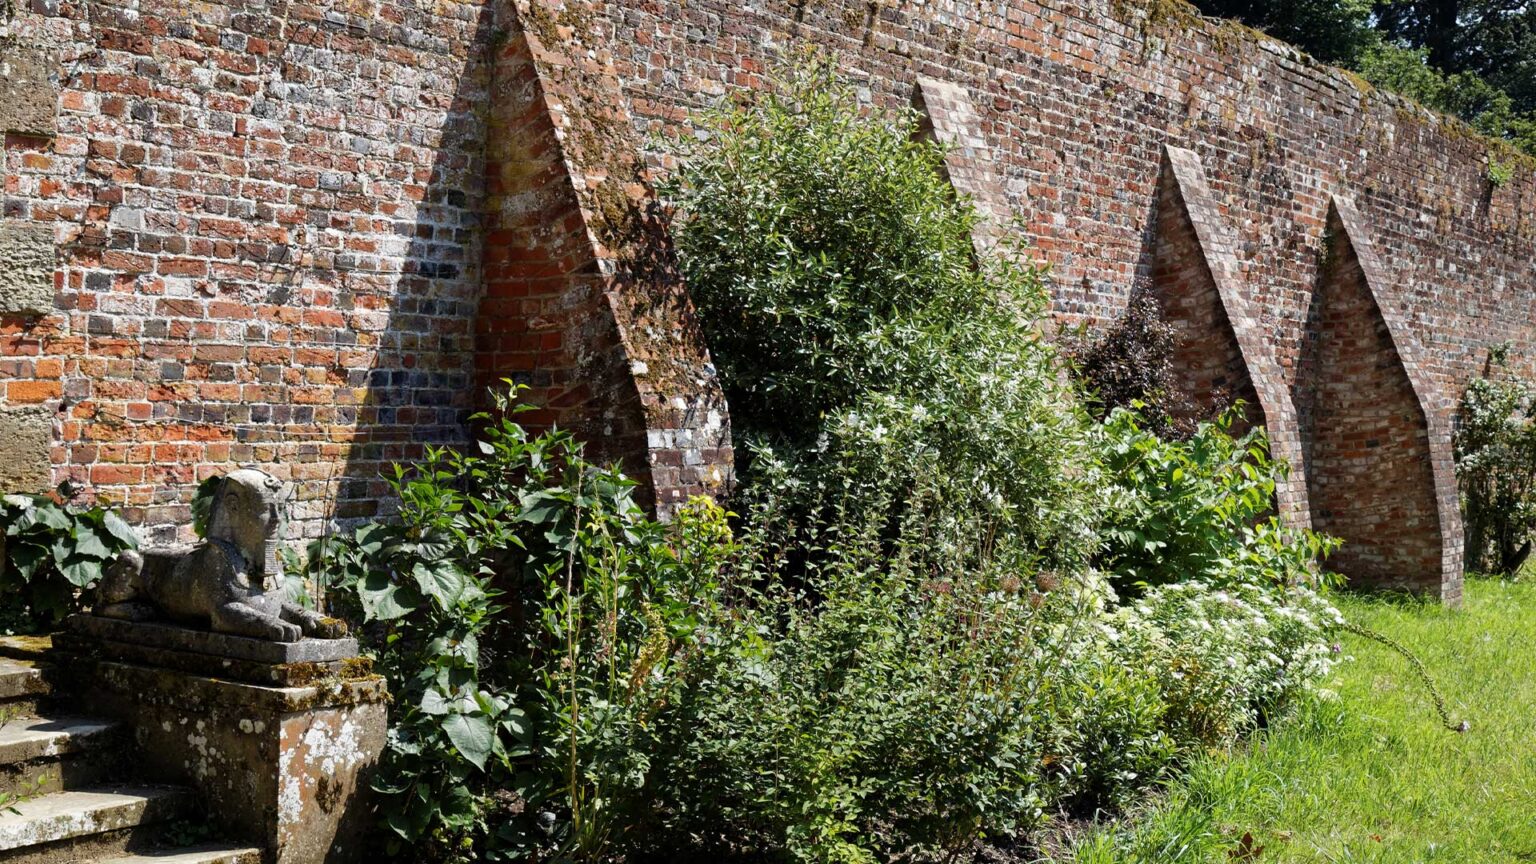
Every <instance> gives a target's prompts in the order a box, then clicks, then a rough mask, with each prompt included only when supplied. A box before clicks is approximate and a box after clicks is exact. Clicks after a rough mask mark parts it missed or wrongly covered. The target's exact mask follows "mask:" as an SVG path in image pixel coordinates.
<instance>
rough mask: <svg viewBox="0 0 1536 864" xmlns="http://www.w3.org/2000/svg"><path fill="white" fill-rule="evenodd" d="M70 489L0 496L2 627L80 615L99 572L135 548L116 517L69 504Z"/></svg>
mask: <svg viewBox="0 0 1536 864" xmlns="http://www.w3.org/2000/svg"><path fill="white" fill-rule="evenodd" d="M73 500H74V489H73V488H71V487H70V486H68V485H66V486H61V487H59V491H58V495H57V497H55V496H52V495H6V496H5V497H4V498H3V499H0V523H3V524H4V528H5V535H4V541H3V543H0V560H3V567H0V610H3V611H0V627H4V628H5V629H6V630H8V631H11V632H22V633H37V632H45V631H47V630H49V629H52V628H53V627H54V626H56V625H57V624H58V623H59V622H61V621H63V620H64V618H65V616H67V615H69V614H70V613H72V612H75V611H78V610H79V609H80V608H81V607H82V605H84V603H85V602H86V598H87V596H88V595H87V592H88V591H89V589H91V588H93V587H95V585H96V583H97V582H99V581H100V580H101V576H102V570H103V569H104V568H105V567H106V566H107V564H108V563H110V562H111V561H112V559H113V558H115V557H117V554H118V553H119V552H122V551H123V550H125V549H136V548H138V538H137V537H135V535H134V533H133V529H132V528H130V527H129V526H128V523H126V522H124V521H123V519H122V517H120V516H118V515H117V514H116V513H115V512H113V511H111V510H109V509H106V508H104V507H100V506H94V507H82V506H77V505H75V504H74V503H73Z"/></svg>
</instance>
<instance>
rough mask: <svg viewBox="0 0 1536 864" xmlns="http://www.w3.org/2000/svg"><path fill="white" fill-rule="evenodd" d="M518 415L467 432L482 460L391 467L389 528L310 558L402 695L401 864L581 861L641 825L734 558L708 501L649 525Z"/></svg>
mask: <svg viewBox="0 0 1536 864" xmlns="http://www.w3.org/2000/svg"><path fill="white" fill-rule="evenodd" d="M516 410H521V408H519V409H512V408H511V405H510V404H509V403H508V402H506V401H503V402H502V404H501V405H500V410H499V411H498V415H497V416H496V417H494V418H493V417H489V416H486V417H481V418H478V419H479V420H481V421H483V422H484V424H485V426H484V430H483V432H482V434H481V435H480V440H479V442H478V452H476V453H474V454H466V453H461V452H457V451H454V450H445V449H438V448H431V449H429V450H428V452H427V454H426V457H425V458H424V459H423V461H422V462H421V463H420V464H418V465H416V466H412V467H410V468H406V467H403V466H396V468H395V471H394V476H393V478H392V479H391V484H392V486H393V488H394V491H395V492H396V494H397V495H398V496H399V499H400V502H401V506H400V513H399V518H398V520H397V521H393V522H389V523H378V524H372V525H365V526H363V527H361V528H359V529H357V530H356V531H355V532H353V533H350V534H345V535H339V536H335V537H331V538H327V539H325V540H322V541H319V542H318V543H317V544H316V545H315V546H313V547H312V548H311V551H310V566H311V569H312V572H313V573H315V574H317V575H319V576H321V577H322V581H323V582H324V583H326V584H328V585H329V586H330V587H331V589H332V591H333V592H334V593H335V595H336V596H335V597H334V598H333V599H334V600H335V602H336V605H337V607H338V608H339V609H341V610H351V612H352V617H360V618H361V619H362V620H363V621H364V622H367V623H366V624H365V626H364V627H363V629H362V632H363V634H364V635H365V638H366V639H367V641H368V644H369V647H370V648H371V649H372V650H373V651H374V652H375V653H376V655H377V657H378V661H379V666H380V669H381V671H383V673H384V674H385V675H386V676H387V678H388V679H389V683H390V687H391V691H392V692H393V693H394V695H395V709H394V711H393V716H392V717H391V729H390V740H389V748H388V751H387V753H386V758H385V760H384V764H383V769H382V772H381V774H382V776H381V779H380V781H379V783H378V788H379V789H380V790H381V791H382V792H384V793H385V796H386V797H385V799H384V801H385V804H384V815H385V820H386V823H387V825H388V826H389V828H390V829H391V830H392V832H393V833H394V835H395V839H394V841H393V843H392V848H393V849H394V851H397V852H402V853H407V852H408V854H409V855H410V856H411V858H412V860H453V861H478V860H484V859H486V858H491V859H498V860H506V859H518V858H536V859H544V858H549V857H560V856H572V857H576V858H583V859H591V858H595V857H598V856H599V854H600V852H601V851H602V850H603V849H604V848H606V847H607V846H608V845H609V844H611V843H614V842H616V841H617V840H619V839H620V837H619V835H621V834H622V833H623V832H624V831H625V830H626V829H627V828H630V827H633V826H634V825H635V822H634V820H630V821H628V822H626V821H625V820H624V818H623V817H624V814H625V813H626V812H627V810H628V809H629V808H632V807H633V806H635V805H634V804H633V802H632V800H631V799H633V798H635V797H636V796H637V795H640V794H641V793H642V792H643V791H644V790H643V785H644V779H645V776H646V767H647V762H648V760H649V758H651V749H650V744H649V742H650V740H651V737H652V736H653V735H654V734H655V733H654V730H653V729H651V728H650V727H649V725H648V724H650V722H651V721H652V719H653V718H654V716H655V714H656V713H657V712H658V711H659V710H660V707H661V706H663V705H665V704H666V702H667V700H668V698H669V694H670V693H671V689H672V688H673V687H674V686H675V680H676V676H675V675H673V674H672V667H673V666H674V665H675V664H677V663H679V662H681V661H680V658H681V657H682V656H683V654H684V652H686V651H687V650H688V649H689V646H691V645H692V644H693V641H692V640H693V634H694V631H695V630H696V628H697V627H698V626H699V623H700V621H701V617H700V614H701V611H702V610H705V609H707V608H708V607H709V604H711V603H713V602H715V598H716V597H717V595H718V593H719V592H718V591H717V590H716V588H715V586H714V585H713V584H712V582H711V580H712V579H713V578H715V574H716V571H717V570H718V568H719V562H720V560H721V559H722V556H724V555H725V554H728V550H729V544H728V543H727V540H728V538H729V532H728V530H727V529H726V528H725V527H724V518H725V515H724V514H723V512H721V511H720V510H719V509H718V508H715V507H714V506H713V505H712V504H708V503H707V502H705V503H696V504H694V505H692V506H690V507H689V508H685V510H684V511H683V513H682V514H681V515H680V516H679V517H678V519H677V521H676V522H675V523H674V524H673V525H672V526H664V525H661V524H659V523H656V522H654V521H651V520H649V519H646V518H645V517H644V516H643V514H642V513H641V511H640V508H639V507H638V505H636V504H635V502H634V500H633V497H632V496H633V490H634V483H633V482H632V481H630V480H628V479H627V478H625V477H624V476H623V475H622V474H620V473H618V472H617V471H616V470H613V469H605V468H599V467H597V466H594V465H592V464H590V463H587V462H586V461H585V460H584V459H583V458H582V456H581V446H580V445H579V444H578V443H577V442H576V441H575V440H574V439H573V438H572V437H571V436H570V435H569V434H568V433H565V432H548V433H545V434H542V435H538V436H530V435H529V434H528V433H527V432H526V431H525V430H523V428H522V427H521V426H519V425H518V424H517V423H516V422H515V420H514V417H515V414H516Z"/></svg>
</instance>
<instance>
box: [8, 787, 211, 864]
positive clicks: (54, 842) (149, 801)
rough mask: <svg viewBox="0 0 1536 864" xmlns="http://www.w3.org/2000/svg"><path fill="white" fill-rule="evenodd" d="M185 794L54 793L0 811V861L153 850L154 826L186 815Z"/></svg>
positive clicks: (155, 790) (137, 790) (173, 790)
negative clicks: (151, 848)
mask: <svg viewBox="0 0 1536 864" xmlns="http://www.w3.org/2000/svg"><path fill="white" fill-rule="evenodd" d="M194 803H195V802H194V797H193V795H192V792H191V790H188V789H184V788H180V787H173V786H115V787H100V788H92V789H78V790H71V791H67V792H54V793H51V794H48V795H42V796H39V797H37V798H29V799H26V800H23V801H19V802H16V803H15V804H13V805H11V806H10V807H9V808H8V809H6V810H4V811H0V861H4V862H14V864H34V862H36V864H43V862H64V861H89V860H92V859H100V858H108V859H110V858H111V857H112V856H113V855H118V856H121V855H123V854H125V853H127V852H129V851H130V850H137V849H143V848H149V847H151V846H153V845H154V844H153V839H154V837H153V834H154V832H155V831H156V830H157V829H156V827H155V826H156V824H157V823H161V822H167V821H170V820H173V819H178V818H181V817H183V816H187V815H189V814H190V813H191V812H192V808H193V804H194Z"/></svg>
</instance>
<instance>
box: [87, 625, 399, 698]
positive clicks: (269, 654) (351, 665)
mask: <svg viewBox="0 0 1536 864" xmlns="http://www.w3.org/2000/svg"><path fill="white" fill-rule="evenodd" d="M69 628H70V630H71V631H72V633H73V634H75V635H76V636H78V637H81V638H80V639H78V640H76V641H73V642H69V643H68V644H71V645H78V646H79V648H80V650H84V651H91V652H92V653H96V654H98V655H99V656H102V657H106V658H110V659H114V660H121V661H125V662H132V663H141V664H144V665H147V666H164V667H166V668H170V669H179V670H181V671H183V672H195V673H198V674H202V675H212V676H216V677H219V678H235V679H237V680H240V681H245V682H247V683H251V684H278V685H281V686H284V687H292V686H299V685H303V684H308V683H310V682H312V681H316V680H320V679H324V678H332V677H336V676H338V675H344V676H351V677H355V676H356V675H358V674H363V673H366V672H368V671H369V668H370V664H369V663H368V661H367V660H366V659H364V658H360V657H358V655H357V640H356V639H351V638H347V639H301V640H299V641H298V642H271V641H268V640H265V639H251V638H248V637H245V636H232V635H230V634H228V633H214V632H212V631H209V630H197V629H194V628H191V627H181V626H177V625H175V624H162V623H156V622H144V621H123V620H120V619H117V618H102V617H98V616H96V615H75V616H73V617H71V618H70V619H69ZM66 641H68V640H66Z"/></svg>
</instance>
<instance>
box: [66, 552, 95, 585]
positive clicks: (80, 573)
mask: <svg viewBox="0 0 1536 864" xmlns="http://www.w3.org/2000/svg"><path fill="white" fill-rule="evenodd" d="M59 572H60V573H63V574H64V578H65V579H68V580H69V584H71V585H74V586H75V587H77V588H89V587H90V585H91V583H92V582H95V581H96V580H97V579H99V578H101V562H100V561H97V560H95V559H93V558H80V557H75V558H71V559H69V560H68V561H66V562H65V563H63V564H60V565H59Z"/></svg>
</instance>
